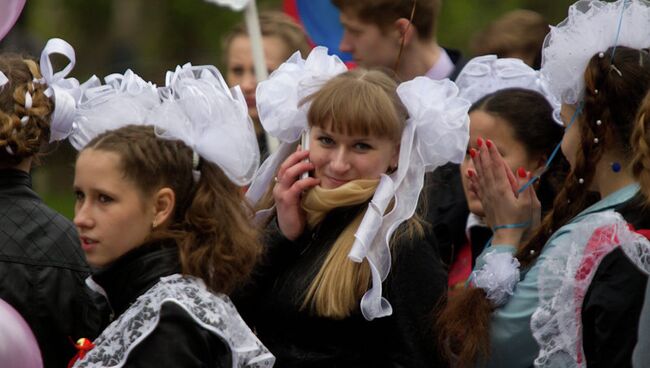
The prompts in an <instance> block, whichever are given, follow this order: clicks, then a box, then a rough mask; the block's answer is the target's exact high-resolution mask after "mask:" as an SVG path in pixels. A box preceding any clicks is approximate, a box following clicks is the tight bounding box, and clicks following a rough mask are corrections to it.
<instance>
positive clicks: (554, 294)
mask: <svg viewBox="0 0 650 368" xmlns="http://www.w3.org/2000/svg"><path fill="white" fill-rule="evenodd" d="M617 247H620V248H621V249H622V250H623V251H624V253H625V254H626V255H627V257H628V258H629V259H630V260H631V261H632V263H633V264H635V265H636V266H637V267H638V268H639V269H640V270H642V271H643V272H645V273H650V242H648V240H647V239H646V238H645V237H643V236H641V235H640V234H638V233H635V232H634V231H632V230H631V229H630V227H629V225H628V223H627V222H626V221H625V220H624V219H623V218H622V217H621V215H620V214H618V213H616V212H614V211H607V212H602V213H597V214H593V215H590V216H589V217H588V218H586V219H584V220H583V221H581V222H580V224H579V225H578V226H577V227H576V228H575V229H574V230H573V231H572V232H571V234H570V235H568V236H567V239H566V241H565V242H563V244H561V246H560V245H558V246H557V247H554V248H553V249H552V250H551V251H549V252H548V253H547V254H546V257H547V259H546V261H545V262H544V263H543V264H542V265H541V266H540V270H539V277H538V288H539V300H540V303H539V307H538V308H537V310H536V311H535V313H533V316H532V318H531V330H532V332H533V336H534V337H535V339H536V340H537V342H538V344H539V345H540V352H539V355H538V356H537V358H536V359H535V366H536V367H549V368H564V367H585V366H586V362H585V359H584V352H583V348H582V304H583V302H584V297H585V294H586V293H587V290H588V289H589V285H591V281H592V279H593V277H594V274H595V272H596V270H597V269H598V265H599V264H600V262H601V261H602V259H603V258H604V257H605V256H606V255H608V254H609V253H610V252H611V251H613V250H614V249H616V248H617Z"/></svg>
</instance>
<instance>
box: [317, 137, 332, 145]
mask: <svg viewBox="0 0 650 368" xmlns="http://www.w3.org/2000/svg"><path fill="white" fill-rule="evenodd" d="M318 141H319V142H320V144H321V145H323V146H332V145H334V140H333V139H332V138H330V137H328V136H324V135H323V136H320V137H318Z"/></svg>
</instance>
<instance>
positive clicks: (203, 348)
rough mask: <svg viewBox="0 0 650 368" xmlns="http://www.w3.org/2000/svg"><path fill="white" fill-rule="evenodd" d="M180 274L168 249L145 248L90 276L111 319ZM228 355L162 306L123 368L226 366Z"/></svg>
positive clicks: (173, 308) (175, 308)
mask: <svg viewBox="0 0 650 368" xmlns="http://www.w3.org/2000/svg"><path fill="white" fill-rule="evenodd" d="M176 273H180V264H179V260H178V248H177V246H176V245H174V244H169V245H165V244H148V245H143V246H140V247H138V248H136V249H134V250H132V251H131V252H129V253H127V254H125V255H124V256H122V257H120V258H119V259H118V260H117V261H115V262H114V263H113V264H111V265H110V266H108V267H106V268H104V269H102V270H100V271H98V272H96V273H95V274H93V276H92V278H93V280H94V281H95V282H96V283H97V284H98V285H99V286H101V288H102V289H103V290H101V292H102V293H104V294H105V296H106V297H107V299H108V302H109V305H110V307H111V308H112V311H113V315H114V316H115V317H118V316H119V315H121V314H122V313H124V312H125V311H126V310H127V309H128V308H129V306H130V305H131V303H133V302H134V301H135V300H136V299H137V298H138V297H139V296H140V295H142V294H144V293H145V292H146V291H147V290H149V289H150V288H151V287H153V286H154V285H155V284H156V283H157V282H158V281H159V280H160V278H161V277H164V276H169V275H173V274H176ZM231 366H232V364H231V356H230V350H229V349H228V347H227V346H226V345H225V343H224V342H222V341H221V340H220V339H219V338H218V337H217V336H216V335H214V334H213V333H211V332H209V331H208V330H206V329H204V328H203V327H201V326H199V324H198V323H196V322H195V321H194V320H193V318H192V316H190V315H189V314H188V313H187V312H186V311H185V310H184V309H183V308H182V307H180V306H179V305H177V304H175V303H165V304H163V306H162V310H161V312H160V320H159V322H158V325H157V326H156V328H155V329H154V330H153V332H151V334H149V335H148V336H147V337H146V338H145V339H144V340H143V341H142V342H140V343H139V344H138V345H137V346H136V347H135V348H134V349H133V351H132V352H131V353H130V354H129V357H128V359H127V361H126V365H125V367H131V368H134V367H143V368H144V367H231Z"/></svg>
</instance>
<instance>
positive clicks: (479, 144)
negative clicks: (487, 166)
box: [476, 137, 483, 148]
mask: <svg viewBox="0 0 650 368" xmlns="http://www.w3.org/2000/svg"><path fill="white" fill-rule="evenodd" d="M476 145H477V146H479V148H480V147H483V139H481V137H478V138H476Z"/></svg>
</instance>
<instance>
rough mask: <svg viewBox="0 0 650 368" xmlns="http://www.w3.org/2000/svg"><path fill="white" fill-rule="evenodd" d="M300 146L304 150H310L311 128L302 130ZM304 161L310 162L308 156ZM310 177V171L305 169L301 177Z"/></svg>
mask: <svg viewBox="0 0 650 368" xmlns="http://www.w3.org/2000/svg"><path fill="white" fill-rule="evenodd" d="M300 147H301V149H302V150H303V151H304V150H309V129H305V130H303V132H302V136H301V137H300ZM303 162H309V159H308V158H306V159H304V160H303ZM308 177H309V171H305V172H304V173H302V175H300V179H306V178H308Z"/></svg>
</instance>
